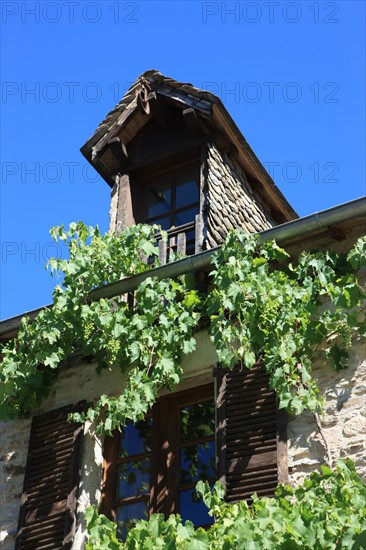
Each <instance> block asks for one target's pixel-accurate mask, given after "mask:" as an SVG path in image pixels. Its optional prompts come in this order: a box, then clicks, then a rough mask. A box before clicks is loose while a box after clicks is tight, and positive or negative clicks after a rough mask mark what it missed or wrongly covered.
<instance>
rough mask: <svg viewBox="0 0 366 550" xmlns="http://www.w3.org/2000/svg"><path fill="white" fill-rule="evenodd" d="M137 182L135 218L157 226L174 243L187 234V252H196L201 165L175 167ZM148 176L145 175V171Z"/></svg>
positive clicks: (192, 164) (140, 178) (191, 163)
mask: <svg viewBox="0 0 366 550" xmlns="http://www.w3.org/2000/svg"><path fill="white" fill-rule="evenodd" d="M149 172H150V173H148V174H146V175H144V176H141V175H139V176H138V178H136V176H135V178H136V179H137V182H138V185H137V193H138V196H137V197H136V198H137V203H138V208H137V212H136V219H137V221H139V222H142V223H148V224H151V225H152V224H157V225H160V226H161V228H162V229H164V230H167V231H169V233H168V234H169V236H170V237H171V238H172V239H173V240H174V239H175V240H176V237H177V235H178V234H183V233H184V235H185V240H186V245H185V253H186V254H194V253H195V237H196V233H195V227H196V216H197V214H199V212H200V185H199V163H198V162H197V161H194V162H189V163H186V164H183V165H178V166H177V165H175V166H174V167H172V168H169V169H167V170H164V171H162V170H161V171H155V170H154V173H153V175H151V172H152V171H149ZM145 173H146V172H145ZM135 178H134V180H135Z"/></svg>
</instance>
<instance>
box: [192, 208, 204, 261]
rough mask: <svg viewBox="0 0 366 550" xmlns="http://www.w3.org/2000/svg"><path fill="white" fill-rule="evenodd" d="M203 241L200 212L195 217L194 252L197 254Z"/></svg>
mask: <svg viewBox="0 0 366 550" xmlns="http://www.w3.org/2000/svg"><path fill="white" fill-rule="evenodd" d="M202 241H203V220H202V216H201V214H197V215H196V218H195V245H194V253H195V254H198V252H201V250H202Z"/></svg>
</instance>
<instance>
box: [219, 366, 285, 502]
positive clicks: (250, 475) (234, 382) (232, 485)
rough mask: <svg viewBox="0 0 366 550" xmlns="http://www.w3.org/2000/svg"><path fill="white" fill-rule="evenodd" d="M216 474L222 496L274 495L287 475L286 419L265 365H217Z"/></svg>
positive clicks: (230, 500) (236, 497) (229, 498)
mask: <svg viewBox="0 0 366 550" xmlns="http://www.w3.org/2000/svg"><path fill="white" fill-rule="evenodd" d="M216 380H217V385H216V388H217V389H216V400H217V402H216V407H217V408H216V411H217V421H216V423H217V430H216V449H217V473H218V479H219V480H220V481H221V482H222V483H224V485H225V487H226V500H227V501H228V502H235V501H238V500H242V499H247V500H249V499H250V496H251V495H252V494H253V493H254V492H256V493H257V494H258V496H269V495H273V493H274V490H275V488H276V486H277V484H278V482H279V481H285V480H286V476H287V443H286V429H285V427H286V419H285V415H284V413H283V411H278V409H277V402H276V395H275V392H274V391H272V390H270V389H269V383H268V375H267V373H266V372H265V370H264V368H263V366H261V365H255V366H254V367H253V368H252V369H251V370H248V369H245V368H243V369H242V370H240V369H239V368H238V367H236V368H234V369H233V370H232V371H228V370H224V369H220V368H219V369H217V378H216Z"/></svg>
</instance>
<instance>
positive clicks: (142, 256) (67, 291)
mask: <svg viewBox="0 0 366 550" xmlns="http://www.w3.org/2000/svg"><path fill="white" fill-rule="evenodd" d="M156 229H157V228H156V227H154V226H152V227H151V226H146V225H140V226H135V227H131V228H128V229H126V230H125V231H124V232H123V233H121V234H116V233H115V234H106V235H103V236H102V235H101V234H100V233H99V230H98V229H97V228H96V229H93V228H88V227H86V226H85V225H84V224H83V223H81V222H79V223H75V224H71V225H70V227H69V229H68V230H65V229H64V227H63V226H59V227H55V228H53V229H52V230H51V235H52V236H53V238H54V239H55V240H56V241H60V240H61V241H63V242H65V243H66V244H67V246H68V249H69V258H68V259H66V260H63V259H51V260H50V261H49V262H48V268H49V269H50V271H51V273H52V275H53V276H54V277H56V278H58V279H59V284H57V286H56V288H55V290H54V293H53V306H52V307H51V308H45V309H43V310H42V311H41V312H40V313H39V315H38V316H37V317H36V319H35V320H33V321H30V320H29V319H27V318H24V319H23V320H22V322H21V325H20V328H19V333H18V335H17V337H16V338H14V339H12V340H11V341H10V342H8V343H7V344H5V346H4V347H3V350H2V352H3V362H2V365H1V382H2V384H1V390H0V391H1V397H0V404H1V414H2V417H3V418H12V417H16V416H23V415H26V414H27V413H29V412H30V411H31V410H32V408H33V407H34V406H35V405H37V404H38V403H39V402H40V401H41V400H42V399H43V398H44V397H45V396H47V394H48V392H49V390H50V387H51V385H52V383H53V382H54V380H55V378H56V377H57V374H58V372H59V365H60V364H61V363H62V362H63V361H64V360H65V359H67V358H68V357H70V356H72V354H73V353H75V352H78V353H80V352H81V353H82V354H83V355H85V356H92V357H95V359H96V365H97V367H96V370H97V373H98V374H99V375H101V374H102V372H103V371H104V370H105V369H111V368H119V369H120V370H121V372H122V373H123V374H124V375H125V377H126V382H125V384H124V389H123V390H122V392H121V394H120V395H117V396H106V395H102V396H101V397H100V399H99V401H98V402H97V403H96V404H95V406H94V408H91V409H89V410H88V411H87V412H86V413H85V414H83V415H76V416H74V420H79V421H85V420H86V419H88V420H92V421H96V423H97V430H99V431H100V432H107V433H110V432H111V431H112V430H113V429H115V428H118V429H121V427H122V426H123V425H124V424H125V422H126V420H127V419H131V420H134V421H135V420H139V419H141V418H143V417H144V415H145V413H146V412H147V410H148V409H149V408H150V407H151V406H152V404H153V403H154V401H155V399H156V396H157V393H158V391H159V389H160V388H161V387H167V388H169V389H172V388H173V387H174V386H175V385H176V384H178V383H179V381H180V380H181V378H182V368H181V356H182V355H183V354H187V353H190V352H192V351H193V350H194V349H195V346H196V341H195V337H194V333H195V330H197V328H198V326H199V322H200V319H201V318H209V319H210V321H211V324H210V329H209V330H210V334H211V338H212V340H213V342H214V344H215V346H216V349H217V353H218V357H219V360H220V362H221V363H222V365H223V366H225V367H228V368H231V367H233V365H234V364H236V363H238V362H240V363H242V364H243V366H244V365H245V367H247V368H250V367H252V366H253V365H254V364H255V363H257V362H263V364H264V365H265V368H266V369H267V371H268V373H269V374H270V379H271V384H272V387H273V388H275V389H276V391H277V395H278V397H279V400H280V406H281V407H286V408H287V409H288V410H290V411H291V412H294V413H300V412H302V411H303V410H304V409H305V408H307V409H309V410H311V411H318V410H319V408H320V407H321V405H322V398H321V396H320V394H319V390H318V388H317V385H316V383H315V381H314V380H313V379H312V376H311V362H312V359H313V357H314V354H315V353H317V354H318V353H320V352H321V353H324V354H325V355H327V356H328V357H329V359H330V360H332V361H333V364H334V366H335V368H336V369H342V368H345V367H346V366H347V347H348V346H349V345H350V342H351V338H352V337H353V336H355V335H356V334H359V335H361V334H365V332H366V324H365V315H364V310H363V309H362V301H363V300H364V298H365V296H366V293H365V290H364V289H363V287H362V285H361V284H360V281H359V279H358V271H359V270H360V269H361V268H363V267H364V266H365V263H366V238H361V239H359V240H358V241H357V243H356V245H355V246H354V248H353V249H352V250H351V251H350V252H349V254H348V255H347V256H338V255H336V254H334V253H330V252H324V253H315V254H312V253H308V252H304V253H302V254H300V256H299V258H298V259H297V260H296V261H295V260H291V258H290V257H289V255H288V253H287V252H286V251H285V250H283V249H282V248H280V247H278V246H277V245H276V243H274V242H271V241H269V242H261V241H260V239H259V237H258V236H249V235H247V234H245V233H243V232H240V231H234V232H232V233H230V234H229V235H228V238H227V240H226V242H225V243H224V245H223V246H222V247H221V249H220V250H219V251H218V252H216V253H215V254H214V256H213V264H214V270H213V271H212V272H211V275H210V278H211V281H210V284H211V285H212V291H210V292H209V293H208V295H205V294H203V293H198V292H197V291H196V290H195V289H194V287H193V286H192V284H191V278H190V277H189V276H187V277H178V278H175V279H171V278H168V279H162V280H159V279H157V278H156V277H154V276H151V277H148V278H147V279H146V280H145V281H144V282H143V283H142V284H141V285H140V286H139V287H138V288H137V290H136V293H135V295H134V296H133V303H130V301H128V300H126V298H125V297H123V296H116V297H114V298H113V299H101V300H98V301H90V297H89V293H90V291H91V290H93V289H95V288H100V287H102V286H104V285H106V284H108V283H111V282H114V281H117V280H120V279H121V278H124V277H127V276H130V275H133V274H136V273H141V272H144V271H146V270H148V269H151V268H154V267H156V266H157V265H159V260H158V254H157V248H156V246H155V241H154V234H155V231H156ZM163 237H164V235H163ZM152 275H153V272H152Z"/></svg>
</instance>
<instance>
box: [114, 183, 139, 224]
mask: <svg viewBox="0 0 366 550" xmlns="http://www.w3.org/2000/svg"><path fill="white" fill-rule="evenodd" d="M118 185H119V187H118V202H117V215H116V218H117V219H116V231H117V232H118V233H120V232H121V231H123V230H124V229H126V227H131V226H132V225H135V218H134V215H133V207H132V195H131V184H130V177H129V176H128V175H127V174H123V175H122V176H120V177H119V184H118Z"/></svg>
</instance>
